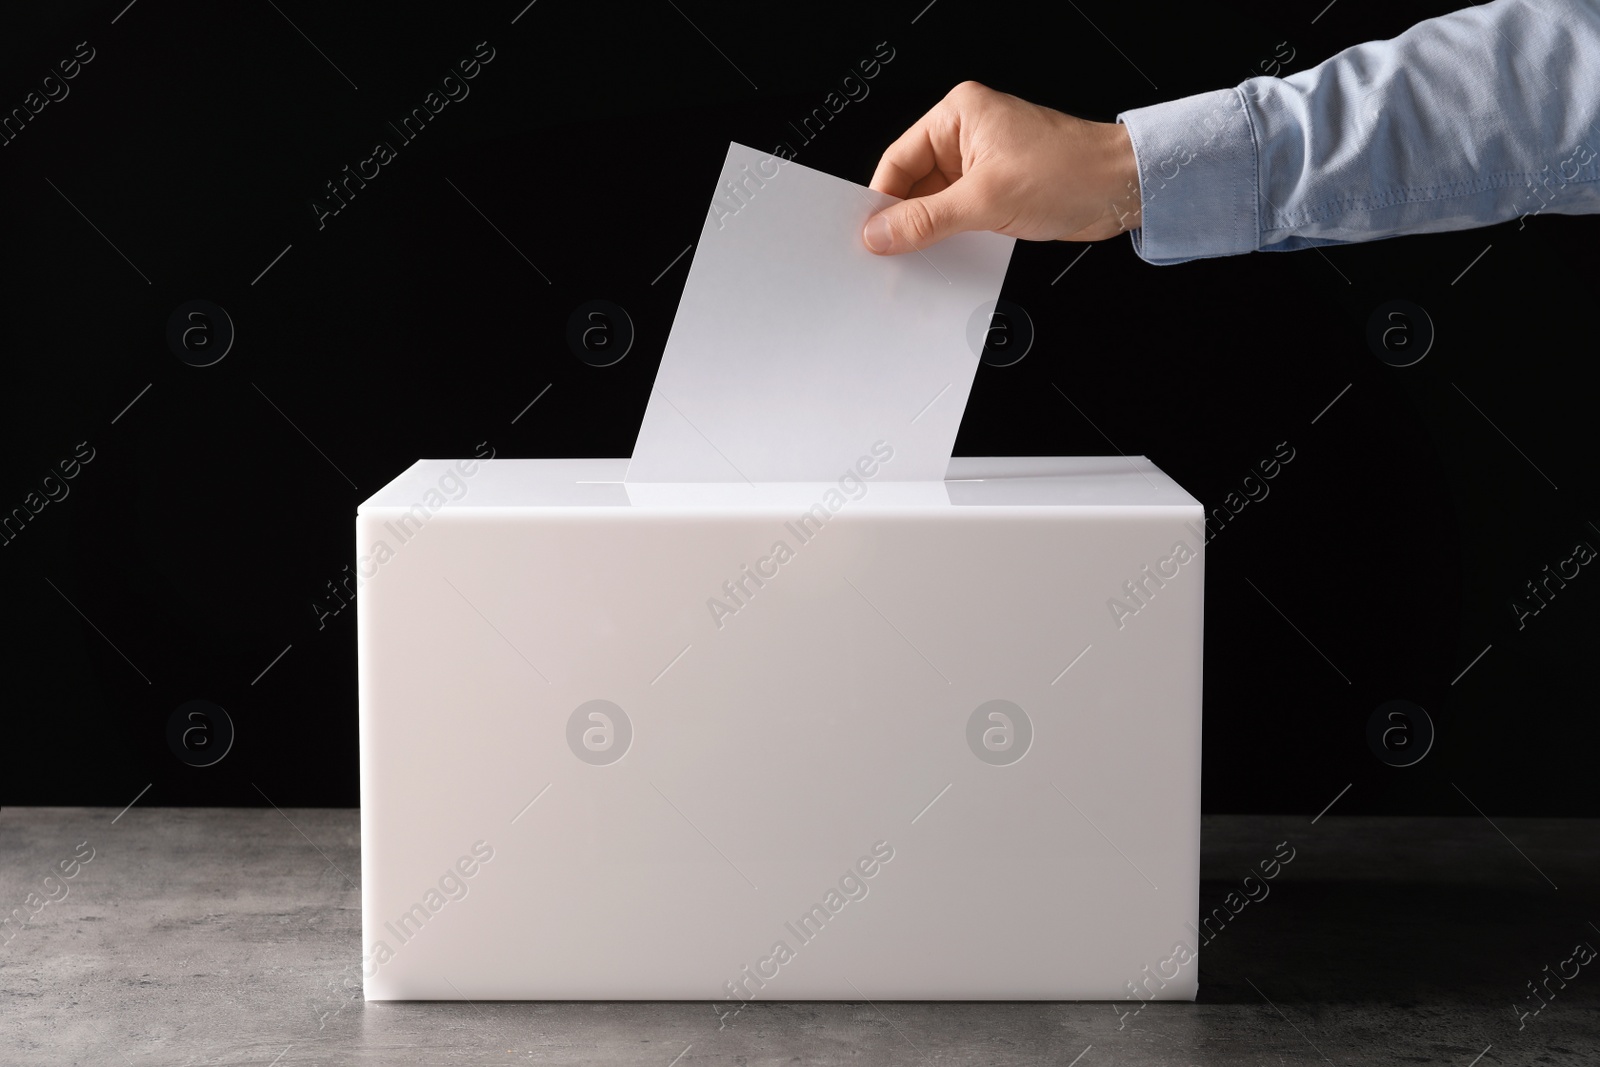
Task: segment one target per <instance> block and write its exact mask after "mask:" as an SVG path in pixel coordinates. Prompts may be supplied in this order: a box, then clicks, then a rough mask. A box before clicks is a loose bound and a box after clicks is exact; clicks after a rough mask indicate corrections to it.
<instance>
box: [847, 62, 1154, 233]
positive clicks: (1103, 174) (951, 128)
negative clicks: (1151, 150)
mask: <svg viewBox="0 0 1600 1067" xmlns="http://www.w3.org/2000/svg"><path fill="white" fill-rule="evenodd" d="M872 188H874V189H876V190H878V191H879V192H884V193H889V194H891V195H894V196H898V197H901V198H904V202H903V203H899V204H895V205H893V206H891V207H888V208H886V209H885V210H883V211H882V212H880V213H879V214H877V215H874V216H873V217H872V218H870V219H868V220H867V224H866V227H865V229H864V230H863V231H862V239H863V240H865V241H866V244H867V247H868V248H870V249H872V251H874V252H877V253H880V254H883V255H895V254H897V253H901V252H910V251H912V250H913V249H923V248H926V247H927V246H928V245H930V244H932V243H934V242H935V241H942V240H944V239H945V238H946V237H949V236H951V235H952V234H957V233H961V232H963V231H965V230H997V231H999V232H1000V233H1003V234H1008V235H1009V236H1012V237H1018V238H1022V239H1023V240H1028V241H1101V240H1104V239H1105V238H1107V237H1114V236H1116V235H1117V234H1119V233H1123V232H1126V231H1128V230H1132V229H1137V228H1138V226H1139V174H1138V167H1137V165H1136V163H1135V161H1134V155H1133V142H1132V141H1130V140H1129V138H1128V131H1127V129H1126V127H1123V126H1121V125H1119V124H1117V123H1112V122H1089V121H1086V120H1084V119H1079V118H1074V117H1073V116H1071V115H1064V114H1062V113H1061V112H1059V111H1052V110H1051V109H1050V108H1047V107H1040V106H1039V105H1037V104H1030V103H1028V102H1027V101H1026V100H1021V99H1018V98H1017V97H1015V96H1010V95H1008V94H1006V93H1001V92H996V91H995V90H993V89H990V88H988V87H987V86H984V85H980V84H978V83H977V82H973V81H968V82H962V83H961V84H960V85H958V86H956V87H955V88H954V89H952V90H950V93H949V95H947V96H946V97H945V98H944V99H943V100H941V101H939V103H938V104H936V105H935V106H934V108H933V110H931V111H929V112H928V113H927V114H926V115H924V116H922V118H920V119H918V120H917V123H916V125H914V126H912V127H911V128H910V129H909V130H907V131H906V132H905V133H903V134H901V135H900V137H899V139H898V140H896V141H895V142H894V144H892V145H890V146H889V149H888V151H886V152H884V154H883V159H882V160H880V161H879V163H878V169H877V171H876V172H875V173H874V174H873V175H872Z"/></svg>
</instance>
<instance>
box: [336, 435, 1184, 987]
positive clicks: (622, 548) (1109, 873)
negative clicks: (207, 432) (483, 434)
mask: <svg viewBox="0 0 1600 1067" xmlns="http://www.w3.org/2000/svg"><path fill="white" fill-rule="evenodd" d="M626 465H627V461H626V460H621V459H616V460H612V459H590V460H532V459H528V460H519V459H496V460H487V461H474V460H466V461H460V462H455V461H447V460H423V461H420V462H418V463H416V464H415V465H414V466H412V467H411V468H410V469H409V470H407V471H405V472H404V473H403V474H401V475H400V476H399V477H397V478H396V479H395V480H394V481H393V482H391V483H390V484H389V485H387V486H385V487H384V488H383V489H382V490H380V491H379V492H378V493H377V494H376V495H374V496H373V497H372V498H371V499H370V500H368V501H367V502H366V503H364V504H363V505H361V507H360V508H359V510H358V517H357V520H356V547H357V555H358V557H359V572H360V579H361V583H362V584H361V586H360V589H359V592H358V596H357V601H358V617H359V622H358V630H359V643H360V736H361V837H362V841H361V845H362V851H361V863H362V868H361V869H362V939H363V945H362V950H363V954H364V964H365V989H366V996H367V998H368V999H373V1000H390V999H415V1000H454V999H462V998H466V999H470V1000H474V1001H480V1000H506V999H556V1000H571V999H663V1000H700V999H704V1000H706V1001H709V1002H711V1003H712V1005H713V1006H714V1008H715V1010H716V1011H717V1013H718V1015H719V1016H722V1017H723V1018H724V1019H727V1018H731V1016H732V1015H733V1014H736V1013H737V1012H738V1011H739V1010H740V1008H741V1006H742V1005H743V1004H744V1003H745V1002H746V1001H749V1000H752V999H754V1000H759V1001H773V1000H780V1001H781V1000H860V999H862V998H866V999H870V1000H879V999H918V1000H922V999H956V1000H991V999H996V1000H1000V999H1005V1000H1009V999H1017V1000H1024V999H1025V1000H1041V999H1042V1000H1058V999H1060V1000H1078V999H1090V1000H1122V999H1124V998H1129V999H1130V1000H1131V999H1133V998H1137V999H1138V1000H1139V1001H1143V1000H1149V999H1152V998H1166V999H1179V1000H1191V999H1193V998H1194V995H1195V992H1196V984H1197V983H1196V973H1197V970H1198V962H1197V959H1196V953H1197V951H1198V948H1199V941H1200V939H1199V935H1198V932H1197V930H1196V927H1195V923H1196V922H1197V921H1198V915H1197V912H1198V889H1199V847H1200V665H1201V619H1202V590H1203V587H1204V568H1205V560H1204V556H1203V549H1204V531H1203V528H1202V525H1201V524H1202V522H1203V514H1202V510H1201V507H1200V505H1199V504H1198V503H1197V502H1196V501H1195V500H1194V499H1193V498H1192V497H1191V496H1189V494H1188V493H1186V492H1185V491H1184V490H1183V489H1181V488H1180V487H1179V486H1178V485H1177V484H1176V483H1175V482H1173V481H1172V479H1170V478H1169V477H1167V476H1166V475H1165V474H1163V473H1162V472H1161V471H1160V470H1158V469H1157V468H1156V467H1155V466H1154V465H1153V464H1152V463H1150V462H1149V461H1148V460H1146V459H1144V458H1141V457H1133V458H1129V457H1123V456H1115V457H1110V458H1008V459H971V458H967V459H963V458H957V459H955V460H953V461H952V462H951V467H950V471H949V477H948V478H947V479H946V480H944V481H897V480H895V465H894V448H893V446H892V444H891V443H890V442H887V441H878V442H876V443H873V444H871V445H869V446H867V447H864V448H863V449H862V450H861V454H860V456H859V458H858V459H857V460H856V461H855V462H854V463H852V464H851V465H850V466H849V467H848V468H846V469H843V470H841V471H839V474H838V476H837V477H836V478H834V479H832V480H830V481H818V482H755V483H749V482H739V481H728V482H715V483H673V482H652V483H645V484H639V483H635V482H625V481H624V480H623V477H624V471H625V469H626Z"/></svg>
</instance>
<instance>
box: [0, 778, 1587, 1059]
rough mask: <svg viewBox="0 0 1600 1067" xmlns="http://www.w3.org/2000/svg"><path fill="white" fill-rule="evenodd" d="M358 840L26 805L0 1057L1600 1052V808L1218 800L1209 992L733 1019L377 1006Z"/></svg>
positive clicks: (337, 828)
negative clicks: (1527, 813) (1585, 959)
mask: <svg viewBox="0 0 1600 1067" xmlns="http://www.w3.org/2000/svg"><path fill="white" fill-rule="evenodd" d="M1281 841H1288V842H1289V843H1290V847H1292V848H1293V849H1294V858H1293V860H1292V861H1291V863H1290V864H1289V865H1287V866H1285V867H1283V868H1282V869H1281V871H1280V872H1279V874H1278V876H1277V877H1276V878H1275V879H1274V880H1273V881H1272V882H1271V883H1270V890H1269V891H1268V892H1267V893H1266V895H1265V896H1262V895H1261V892H1262V891H1261V889H1260V888H1259V886H1256V887H1254V894H1255V896H1256V897H1257V899H1253V900H1250V899H1247V898H1245V897H1244V896H1243V894H1242V891H1241V885H1242V881H1243V878H1244V876H1245V875H1246V874H1247V873H1249V872H1250V871H1251V870H1252V869H1254V868H1255V867H1256V866H1257V864H1258V863H1259V861H1260V860H1262V859H1265V858H1268V857H1270V856H1271V855H1272V854H1273V852H1274V850H1275V846H1276V845H1277V843H1278V842H1281ZM359 848H360V840H359V830H358V813H357V812H355V811H332V810H288V811H282V812H280V811H276V810H274V809H272V808H263V809H192V808H189V809H179V808H155V807H141V806H138V805H135V806H133V807H132V808H131V809H128V810H127V811H125V812H123V813H121V814H119V813H118V812H117V811H115V810H106V809H99V808H7V809H5V810H4V811H3V812H0V908H3V909H4V913H5V914H9V915H11V921H10V922H9V923H7V924H4V925H3V926H0V940H3V942H4V943H3V944H0V1063H4V1064H7V1065H10V1064H19V1065H20V1064H30V1065H32V1064H38V1065H45V1064H78V1063H81V1064H95V1065H117V1064H128V1065H130V1067H145V1065H154V1064H172V1065H184V1064H189V1065H198V1064H247V1063H248V1064H263V1065H278V1067H293V1065H297V1064H310V1063H319V1064H320V1063H327V1064H394V1065H413V1064H524V1063H592V1064H645V1065H653V1067H694V1065H696V1064H701V1063H737V1064H777V1063H785V1064H806V1063H850V1062H853V1063H863V1064H866V1063H872V1064H878V1063H891V1064H908V1065H909V1064H956V1063H980V1064H1035V1063H1060V1064H1073V1063H1076V1064H1077V1065H1078V1067H1109V1065H1113V1064H1118V1065H1134V1064H1161V1065H1191V1064H1308V1065H1309V1064H1323V1063H1328V1064H1339V1065H1341V1067H1342V1065H1366V1064H1451V1065H1456V1067H1471V1065H1472V1064H1478V1065H1479V1067H1489V1065H1491V1064H1590V1065H1594V1064H1600V962H1596V963H1595V964H1592V965H1588V966H1581V967H1580V966H1579V965H1578V964H1576V963H1572V962H1564V961H1569V960H1571V959H1572V957H1573V948H1574V946H1575V945H1576V944H1577V943H1579V942H1585V941H1586V942H1588V943H1590V944H1592V945H1594V946H1596V947H1600V927H1597V926H1596V925H1595V923H1600V903H1597V894H1596V890H1597V889H1600V884H1597V883H1600V865H1597V863H1596V860H1597V857H1600V822H1595V821H1584V820H1561V819H1539V820H1534V819H1496V820H1495V821H1494V822H1492V823H1491V822H1490V821H1489V820H1488V819H1486V818H1477V817H1471V818H1462V819H1455V818H1449V819H1445V818H1440V819H1398V818H1396V819H1381V818H1340V817H1338V816H1337V815H1327V816H1323V817H1321V818H1320V819H1319V820H1317V821H1316V822H1315V823H1313V821H1312V820H1311V819H1310V818H1307V817H1304V816H1296V817H1282V818H1280V817H1255V816H1251V817H1241V816H1233V817H1212V818H1208V819H1206V820H1205V825H1204V861H1203V870H1202V875H1203V886H1202V892H1201V905H1202V910H1203V911H1208V910H1209V909H1211V908H1213V907H1225V906H1227V905H1228V904H1229V898H1228V894H1229V893H1230V892H1236V891H1239V892H1240V895H1239V896H1236V897H1234V898H1232V902H1231V903H1232V908H1233V909H1234V910H1236V911H1237V914H1233V912H1232V911H1229V912H1227V914H1228V915H1229V916H1230V918H1229V919H1228V920H1227V922H1226V924H1225V925H1222V926H1220V927H1213V928H1212V930H1211V932H1210V936H1211V941H1210V942H1209V943H1208V944H1206V945H1205V947H1204V948H1203V950H1202V952H1201V956H1200V960H1201V962H1200V999H1199V1002H1198V1003H1195V1004H1187V1003H1153V1004H1150V1005H1149V1006H1147V1007H1144V1008H1143V1009H1142V1010H1140V1011H1138V1012H1137V1013H1136V1014H1134V1013H1132V1012H1131V1011H1130V1009H1131V1008H1133V1007H1135V1006H1136V1005H1135V1004H1133V1003H1132V1002H1123V1003H1122V1004H1120V1005H1113V1004H1106V1003H1006V1004H995V1003H961V1004H949V1003H944V1004H929V1003H898V1002H881V1003H866V1002H860V1003H772V1004H763V1005H757V1006H752V1007H751V1008H748V1009H746V1010H745V1011H744V1012H742V1013H741V1014H740V1015H739V1016H738V1017H737V1018H736V1019H735V1020H734V1021H733V1022H732V1023H731V1025H729V1026H728V1027H726V1028H725V1029H720V1030H719V1028H718V1025H717V1018H716V1016H715V1015H714V1014H713V1012H712V1009H711V1006H710V1005H709V1004H708V1003H470V1002H452V1003H404V1004H402V1003H374V1004H367V1003H364V1002H363V1001H362V1000H361V994H360V985H359V976H360V952H361V950H360V898H359V894H358V892H357V889H356V885H357V884H358V880H359V878H360V863H359ZM91 851H92V855H91ZM85 857H89V858H87V860H86V861H85ZM68 871H70V872H71V877H63V873H64V872H68ZM52 897H53V898H55V899H53V900H51V901H50V902H49V903H44V904H42V906H41V905H40V902H42V901H44V900H46V899H48V898H52ZM1241 901H1243V903H1242V904H1241ZM973 904H974V910H973V919H974V921H977V919H978V918H980V917H983V918H985V920H986V921H1007V919H1008V917H1007V916H1006V915H1005V914H1004V907H1005V902H1004V901H1003V900H992V901H974V902H973ZM35 909H37V910H35ZM24 918H26V920H27V921H26V922H25V923H24V924H22V925H20V926H19V923H22V920H23V919H24ZM1546 967H1548V968H1549V970H1546V969H1545V968H1546ZM1574 968H1578V969H1577V973H1576V975H1575V976H1573V977H1571V978H1570V980H1567V981H1565V983H1563V981H1562V979H1561V978H1559V977H1554V975H1555V972H1557V971H1558V970H1564V971H1566V973H1567V974H1568V975H1572V973H1573V969H1574ZM1529 983H1534V984H1535V985H1537V987H1538V988H1539V989H1540V990H1543V991H1544V996H1543V997H1542V998H1541V999H1538V1000H1535V999H1534V997H1533V994H1532V992H1531V991H1530V984H1529ZM1535 1007H1537V1008H1538V1009H1539V1010H1538V1012H1537V1014H1533V1013H1532V1010H1533V1009H1534V1008H1535ZM1522 1012H1528V1013H1529V1014H1526V1015H1522V1014H1521V1013H1522Z"/></svg>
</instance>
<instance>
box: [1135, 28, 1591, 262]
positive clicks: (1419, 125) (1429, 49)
mask: <svg viewBox="0 0 1600 1067" xmlns="http://www.w3.org/2000/svg"><path fill="white" fill-rule="evenodd" d="M1118 120H1119V121H1120V122H1123V123H1124V124H1126V125H1127V126H1128V128H1129V132H1130V135H1131V138H1132V143H1133V148H1134V152H1135V155H1136V157H1137V161H1138V172H1139V189H1140V194H1141V200H1142V220H1141V221H1142V229H1141V230H1140V231H1137V232H1135V234H1134V243H1135V248H1136V249H1138V251H1139V254H1140V255H1141V256H1142V257H1144V258H1145V259H1146V260H1148V261H1150V262H1153V263H1177V262H1183V261H1185V260H1188V259H1196V258H1203V257H1208V256H1219V255H1232V254H1236V253H1240V252H1248V251H1254V250H1258V249H1260V250H1267V251H1280V250H1289V249H1295V248H1304V247H1308V246H1311V245H1317V244H1333V243H1342V242H1349V241H1367V240H1374V239H1377V238H1382V237H1391V236H1395V235H1397V234H1403V233H1426V232H1434V231H1441V230H1453V229H1464V228H1468V227H1472V226H1481V225H1486V224H1489V223H1493V222H1499V221H1504V220H1506V219H1512V218H1517V217H1519V216H1524V215H1530V214H1536V213H1540V212H1547V213H1562V214H1578V213H1585V212H1597V211H1600V2H1596V0H1588V2H1571V0H1569V2H1546V3H1538V2H1533V0H1498V2H1496V3H1493V4H1489V5H1486V6H1484V7H1480V8H1471V9H1468V10H1465V11H1458V12H1454V13H1451V14H1449V15H1445V16H1441V17H1439V18H1436V19H1430V20H1428V21H1426V22H1422V23H1419V24H1418V25H1416V26H1414V27H1412V28H1411V29H1409V30H1407V31H1406V32H1405V33H1403V34H1401V35H1400V36H1398V37H1396V38H1393V39H1392V40H1388V41H1374V42H1369V43H1367V44H1363V45H1358V46H1356V47H1354V48H1349V49H1346V50H1345V51H1343V52H1340V53H1339V54H1338V55H1335V56H1333V57H1332V58H1330V59H1328V60H1326V61H1325V62H1323V63H1321V64H1319V65H1318V66H1316V67H1313V68H1312V69H1310V70H1307V71H1303V72H1301V73H1298V74H1293V75H1290V76H1288V77H1286V78H1281V79H1279V78H1251V79H1249V80H1248V81H1246V82H1244V83H1243V84H1241V85H1240V86H1238V87H1237V88H1235V89H1227V90H1220V91H1217V92H1213V93H1202V94H1198V95H1196V96H1192V97H1186V98H1184V99H1182V100H1175V101H1171V102H1168V103H1164V104H1157V105H1154V106H1152V107H1147V108H1139V109H1136V110H1133V111H1129V112H1125V113H1123V114H1122V115H1119V116H1118Z"/></svg>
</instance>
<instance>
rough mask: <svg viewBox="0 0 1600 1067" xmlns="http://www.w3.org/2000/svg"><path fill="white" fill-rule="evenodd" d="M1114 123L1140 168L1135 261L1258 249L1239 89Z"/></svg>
mask: <svg viewBox="0 0 1600 1067" xmlns="http://www.w3.org/2000/svg"><path fill="white" fill-rule="evenodd" d="M1247 84H1248V83H1247ZM1117 121H1118V122H1120V123H1122V124H1123V125H1125V126H1126V127H1127V128H1128V135H1129V137H1130V139H1131V140H1132V141H1133V154H1134V158H1135V161H1136V163H1137V165H1138V168H1139V197H1140V201H1141V204H1140V227H1139V229H1137V230H1134V231H1132V236H1133V249H1134V251H1135V252H1137V253H1138V255H1139V258H1141V259H1143V260H1144V261H1145V262H1147V263H1153V264H1157V265H1166V264H1170V263H1185V262H1188V261H1189V260H1192V259H1206V258H1210V257H1213V256H1232V255H1238V254H1239V253H1241V252H1254V251H1255V250H1256V249H1257V248H1258V247H1260V233H1261V221H1260V196H1259V194H1258V184H1257V183H1258V174H1259V171H1258V163H1257V151H1256V140H1255V133H1254V129H1253V126H1252V123H1251V120H1250V115H1249V111H1248V107H1247V101H1246V99H1245V95H1244V93H1243V92H1241V91H1240V90H1239V89H1218V90H1215V91H1213V92H1207V93H1197V94H1195V95H1194V96H1186V97H1183V98H1181V99H1178V100H1169V101H1167V102H1165V103H1161V104H1152V105H1151V106H1149V107H1140V108H1134V109H1133V110H1131V111H1124V112H1122V113H1121V114H1119V115H1118V116H1117Z"/></svg>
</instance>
